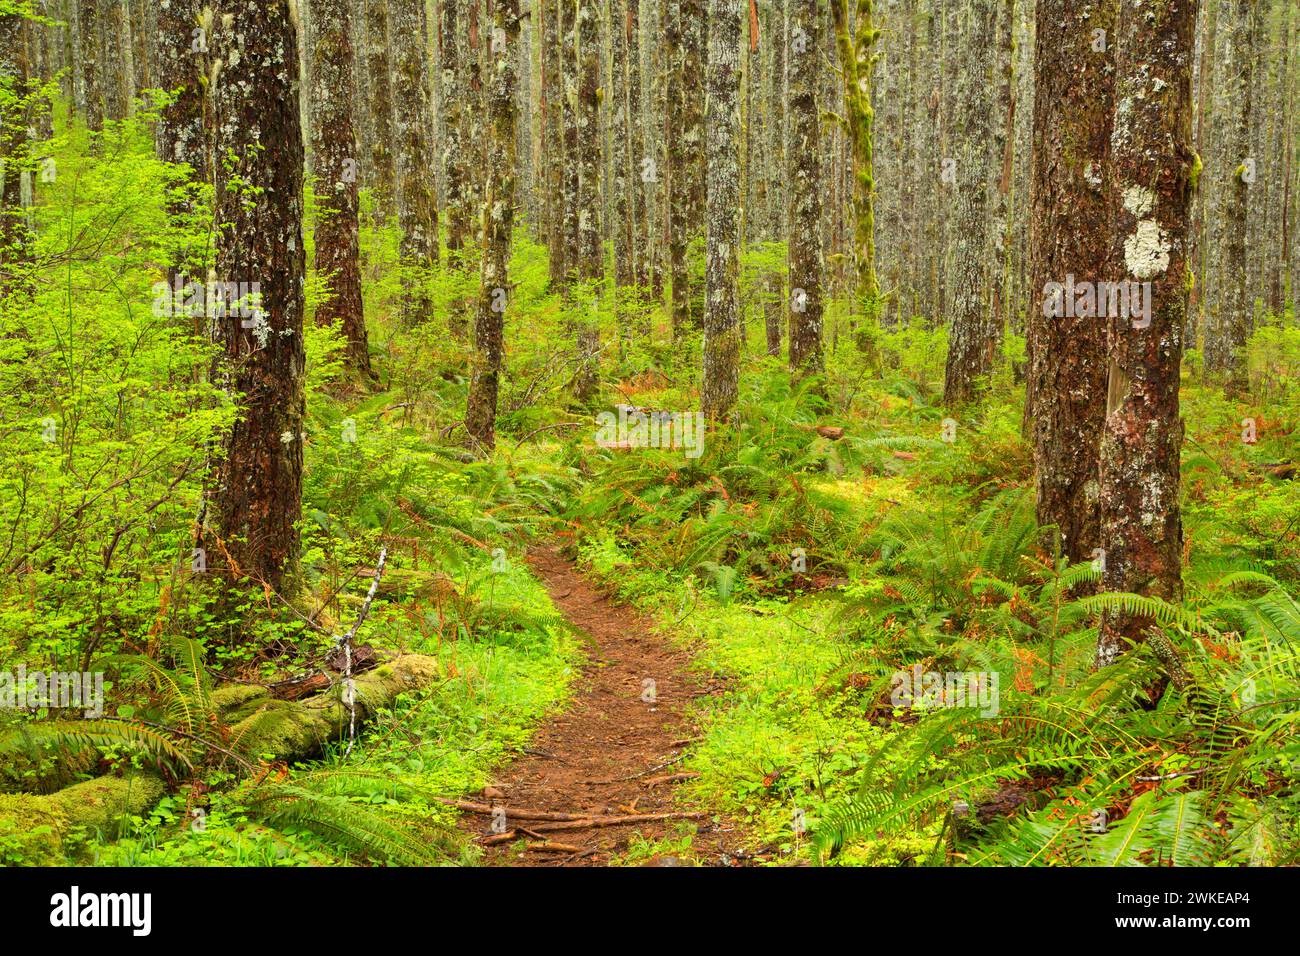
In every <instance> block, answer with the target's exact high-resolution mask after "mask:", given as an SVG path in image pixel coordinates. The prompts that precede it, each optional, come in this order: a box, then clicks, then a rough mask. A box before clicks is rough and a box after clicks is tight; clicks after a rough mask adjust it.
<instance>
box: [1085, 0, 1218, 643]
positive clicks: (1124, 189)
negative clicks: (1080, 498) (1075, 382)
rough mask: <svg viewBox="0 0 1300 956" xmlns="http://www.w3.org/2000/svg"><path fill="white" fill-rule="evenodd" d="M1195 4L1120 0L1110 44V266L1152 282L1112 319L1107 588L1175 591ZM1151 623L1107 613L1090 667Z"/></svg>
mask: <svg viewBox="0 0 1300 956" xmlns="http://www.w3.org/2000/svg"><path fill="white" fill-rule="evenodd" d="M1195 24H1196V0H1163V2H1161V3H1155V4H1153V3H1151V2H1150V0H1120V13H1119V31H1118V32H1119V36H1118V38H1117V42H1116V51H1117V56H1116V60H1117V63H1116V87H1115V103H1116V108H1115V121H1114V129H1113V133H1112V137H1111V159H1112V169H1113V179H1112V181H1111V184H1110V193H1111V220H1110V221H1111V225H1112V229H1111V232H1112V235H1113V236H1114V237H1115V238H1114V239H1113V240H1112V241H1113V245H1112V251H1111V255H1112V260H1111V261H1112V267H1111V268H1112V270H1113V272H1114V273H1115V274H1119V275H1125V276H1127V277H1128V278H1129V279H1131V280H1136V281H1139V282H1150V283H1151V286H1152V290H1151V316H1150V325H1149V326H1147V327H1145V328H1134V325H1135V323H1133V322H1132V321H1131V320H1127V319H1117V320H1114V321H1112V322H1111V323H1110V343H1109V350H1110V372H1109V384H1108V395H1107V414H1106V428H1105V432H1104V434H1103V437H1102V444H1101V541H1102V548H1103V549H1104V558H1105V569H1104V571H1103V578H1102V580H1103V584H1104V587H1105V589H1106V590H1107V591H1129V592H1136V593H1139V594H1149V595H1155V596H1157V597H1161V598H1164V599H1165V600H1168V601H1178V600H1180V599H1181V598H1182V593H1183V586H1182V553H1183V526H1182V516H1181V512H1180V506H1179V492H1180V484H1179V478H1180V475H1179V453H1180V451H1181V449H1182V444H1183V422H1182V418H1181V417H1180V414H1179V405H1178V383H1179V370H1180V366H1181V362H1182V354H1183V342H1182V335H1183V320H1184V318H1185V316H1186V312H1187V275H1188V272H1187V269H1188V261H1187V246H1188V219H1189V212H1190V206H1191V194H1192V169H1193V165H1194V163H1195V153H1194V152H1193V151H1192V135H1191V133H1192V131H1191V125H1192V123H1191V121H1192V90H1191V86H1192V82H1191V64H1192V47H1193V43H1192V35H1193V31H1194V29H1195ZM1153 623H1154V622H1153V621H1152V620H1151V619H1150V618H1147V617H1144V616H1143V615H1140V614H1127V613H1120V612H1115V613H1108V614H1107V615H1105V617H1104V618H1103V620H1102V625H1101V634H1100V637H1099V639H1098V642H1097V655H1096V664H1097V666H1099V667H1102V666H1105V665H1107V664H1110V663H1112V662H1113V661H1114V660H1115V659H1116V658H1117V657H1118V656H1119V654H1120V653H1121V652H1122V651H1123V650H1124V648H1125V646H1126V643H1127V642H1128V641H1134V642H1136V641H1140V640H1142V638H1143V635H1144V634H1145V633H1146V631H1147V629H1148V628H1149V627H1150V626H1151V625H1152V624H1153Z"/></svg>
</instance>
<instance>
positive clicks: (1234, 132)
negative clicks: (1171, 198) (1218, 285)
mask: <svg viewBox="0 0 1300 956" xmlns="http://www.w3.org/2000/svg"><path fill="white" fill-rule="evenodd" d="M1258 7H1259V0H1232V3H1231V13H1230V17H1231V19H1230V21H1229V29H1230V31H1231V32H1230V35H1229V41H1228V50H1229V59H1228V61H1227V62H1226V63H1225V64H1223V74H1222V75H1223V76H1224V77H1225V79H1226V80H1227V83H1228V86H1229V89H1230V90H1231V94H1230V96H1229V97H1228V100H1227V104H1226V105H1227V108H1228V109H1229V110H1230V111H1231V115H1230V116H1229V117H1227V122H1228V126H1227V133H1226V150H1227V153H1226V157H1225V158H1226V159H1227V161H1228V162H1229V163H1230V164H1232V168H1233V172H1232V179H1231V185H1230V187H1229V191H1228V193H1227V195H1226V196H1225V197H1224V202H1223V209H1222V217H1223V226H1222V228H1223V238H1224V243H1223V270H1222V273H1221V275H1222V280H1221V281H1222V283H1223V290H1222V295H1221V296H1220V298H1219V310H1218V314H1217V317H1216V318H1217V321H1215V322H1212V323H1211V324H1210V326H1209V328H1208V329H1207V330H1206V340H1205V370H1206V371H1207V372H1210V373H1212V374H1217V375H1222V376H1226V378H1227V383H1228V387H1229V389H1230V390H1232V391H1233V392H1236V393H1240V392H1242V391H1244V390H1245V385H1246V381H1245V380H1246V342H1247V340H1248V339H1249V338H1250V333H1251V329H1252V326H1253V324H1254V321H1253V314H1252V313H1253V306H1252V297H1251V295H1250V285H1249V281H1248V276H1249V263H1248V262H1247V258H1246V246H1247V227H1248V221H1249V215H1250V204H1249V198H1250V193H1251V190H1252V188H1253V184H1254V183H1255V182H1256V175H1257V173H1259V174H1262V168H1257V167H1261V166H1262V164H1261V163H1260V162H1259V160H1258V159H1257V158H1256V157H1253V156H1251V155H1250V153H1251V136H1250V133H1251V122H1252V106H1253V97H1254V83H1253V73H1254V71H1255V68H1256V63H1255V60H1256V56H1257V53H1256V50H1255V38H1256V24H1255V19H1256V17H1257V16H1258Z"/></svg>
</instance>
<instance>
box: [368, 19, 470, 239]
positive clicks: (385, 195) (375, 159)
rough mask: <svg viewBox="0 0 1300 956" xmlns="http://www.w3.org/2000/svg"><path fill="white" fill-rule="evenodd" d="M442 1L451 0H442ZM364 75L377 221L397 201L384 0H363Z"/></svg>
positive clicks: (382, 219) (387, 214)
mask: <svg viewBox="0 0 1300 956" xmlns="http://www.w3.org/2000/svg"><path fill="white" fill-rule="evenodd" d="M443 2H444V4H447V3H452V2H454V0H443ZM365 4H366V79H367V81H368V85H369V88H370V123H371V125H372V126H373V129H374V137H375V138H374V140H373V141H372V142H371V143H370V168H371V170H372V171H373V173H374V177H375V185H374V194H375V217H376V219H377V220H378V221H379V223H380V224H383V223H385V222H387V221H388V220H389V219H390V218H391V217H392V215H393V211H394V209H395V208H396V203H397V172H396V167H395V165H394V161H393V150H392V143H393V83H392V79H391V77H390V70H389V46H388V28H389V25H388V0H365Z"/></svg>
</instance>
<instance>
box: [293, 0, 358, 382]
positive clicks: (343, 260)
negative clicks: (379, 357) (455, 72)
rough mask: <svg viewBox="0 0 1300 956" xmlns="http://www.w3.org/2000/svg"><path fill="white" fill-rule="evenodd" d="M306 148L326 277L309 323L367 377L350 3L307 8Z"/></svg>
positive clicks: (321, 1)
mask: <svg viewBox="0 0 1300 956" xmlns="http://www.w3.org/2000/svg"><path fill="white" fill-rule="evenodd" d="M311 36H312V45H311V89H310V93H309V97H308V99H309V107H308V108H309V109H310V117H311V119H310V122H311V146H312V153H313V154H314V156H315V167H316V176H317V179H318V180H319V184H318V190H319V192H320V197H321V209H320V212H319V214H318V216H317V219H316V271H317V272H318V273H319V274H320V275H321V276H328V277H329V280H328V281H329V287H330V294H329V297H328V298H326V299H324V300H323V301H322V302H321V303H320V305H319V306H317V308H316V323H317V324H318V325H332V324H334V323H335V322H337V323H338V324H339V328H340V330H341V331H342V333H343V336H344V338H345V339H346V340H347V365H348V367H349V368H350V369H351V370H353V371H354V372H358V373H360V374H362V375H366V376H369V375H371V374H372V373H371V369H370V348H369V344H368V342H367V338H366V322H365V316H364V314H363V310H362V301H361V264H360V260H359V254H358V239H357V233H358V222H357V160H356V156H357V142H356V134H355V130H354V128H353V121H352V106H353V102H354V100H355V98H356V78H355V76H354V74H353V72H352V63H353V51H352V9H351V0H314V2H313V4H312V29H311Z"/></svg>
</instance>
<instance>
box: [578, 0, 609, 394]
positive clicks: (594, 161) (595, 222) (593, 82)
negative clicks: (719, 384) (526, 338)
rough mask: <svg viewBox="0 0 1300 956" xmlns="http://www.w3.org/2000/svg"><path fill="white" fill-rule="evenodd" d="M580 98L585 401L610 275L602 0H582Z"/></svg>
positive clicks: (581, 388) (581, 375)
mask: <svg viewBox="0 0 1300 956" xmlns="http://www.w3.org/2000/svg"><path fill="white" fill-rule="evenodd" d="M576 32H577V48H578V101H577V106H578V108H577V117H576V125H577V136H576V137H575V145H576V148H577V154H576V158H577V160H578V162H577V164H576V165H577V166H578V169H579V172H578V195H577V210H576V211H577V218H578V262H577V266H578V269H577V278H578V281H580V282H582V283H584V284H587V283H589V284H590V285H589V286H588V287H587V289H586V291H587V292H588V293H589V294H591V295H592V296H593V299H592V313H593V314H592V315H591V316H589V317H587V318H585V319H581V320H579V322H578V326H577V337H578V342H577V344H578V356H579V361H580V362H581V367H580V369H579V372H578V374H577V376H576V377H575V380H574V395H575V396H576V397H577V398H578V399H579V400H580V401H587V400H589V399H590V398H591V397H592V396H593V395H594V394H595V392H596V381H597V378H598V364H597V363H598V361H599V358H600V355H599V353H600V327H599V325H598V324H597V316H598V314H599V311H598V303H599V295H600V285H601V283H602V280H603V279H604V277H605V262H604V253H603V250H602V248H601V242H600V136H599V123H600V116H599V114H598V112H597V108H598V106H599V92H598V91H599V87H600V24H599V22H598V19H597V16H596V0H578V11H577V23H576Z"/></svg>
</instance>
